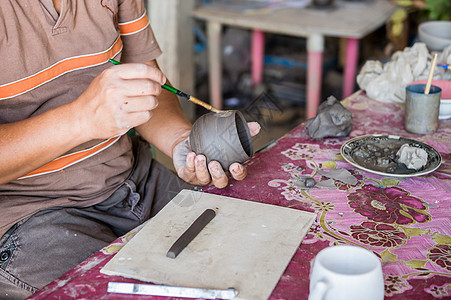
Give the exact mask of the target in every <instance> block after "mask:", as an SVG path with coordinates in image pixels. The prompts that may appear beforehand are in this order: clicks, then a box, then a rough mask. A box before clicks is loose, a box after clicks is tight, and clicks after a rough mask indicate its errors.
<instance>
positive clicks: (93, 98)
mask: <svg viewBox="0 0 451 300" xmlns="http://www.w3.org/2000/svg"><path fill="white" fill-rule="evenodd" d="M165 81H166V79H165V78H164V75H163V74H162V73H161V72H160V71H159V70H158V69H156V68H153V67H149V66H146V65H144V64H126V65H123V66H113V67H111V68H109V69H107V70H105V71H104V72H102V73H101V74H100V75H99V76H97V77H96V78H95V79H94V80H93V82H92V83H91V84H90V85H89V87H88V88H87V89H86V90H85V91H84V92H83V93H82V94H81V95H80V97H78V98H77V99H75V100H74V101H73V102H71V103H69V104H66V105H62V106H60V107H58V108H55V109H52V110H49V111H47V112H45V113H42V114H40V115H38V116H35V117H32V118H29V119H26V120H23V121H20V122H15V123H10V124H1V125H0V153H1V155H2V157H1V159H0V184H3V183H7V182H9V181H12V180H14V179H17V178H19V177H21V176H23V175H25V174H27V173H29V172H31V171H33V170H35V169H37V168H39V167H41V166H42V165H44V164H46V163H48V162H50V161H52V160H53V159H55V158H57V157H59V156H61V155H62V154H64V153H66V152H67V151H69V150H70V149H72V148H74V147H76V146H78V145H80V144H83V143H85V142H87V141H90V140H93V139H107V138H110V137H112V136H115V135H120V134H124V133H126V132H127V130H128V129H129V128H130V127H135V126H139V125H141V124H143V123H145V122H147V121H148V120H149V119H150V115H151V111H152V109H154V108H155V107H156V106H157V99H156V96H158V95H159V94H160V92H161V85H162V84H163V83H164V82H165Z"/></svg>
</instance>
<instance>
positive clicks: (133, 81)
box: [73, 63, 166, 139]
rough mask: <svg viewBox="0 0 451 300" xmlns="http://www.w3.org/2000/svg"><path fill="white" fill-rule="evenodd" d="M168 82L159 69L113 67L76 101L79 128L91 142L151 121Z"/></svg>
mask: <svg viewBox="0 0 451 300" xmlns="http://www.w3.org/2000/svg"><path fill="white" fill-rule="evenodd" d="M165 82H166V78H165V76H164V75H163V73H162V72H161V71H160V70H159V69H158V68H156V67H152V66H148V65H146V64H139V63H128V64H122V65H117V66H112V67H111V68H108V69H107V70H105V71H103V72H102V73H101V74H100V75H99V76H97V77H96V78H95V79H94V80H93V81H92V83H91V84H90V85H89V87H88V88H87V89H86V91H85V92H83V94H82V95H81V96H80V97H79V98H78V99H77V100H76V101H74V103H73V104H74V105H75V106H76V109H75V111H76V112H77V113H79V114H80V118H78V119H79V120H80V122H81V124H79V125H80V126H82V128H84V130H83V131H84V132H85V133H87V134H89V135H90V136H89V138H90V139H100V138H109V137H112V136H115V135H120V134H124V133H126V132H127V131H128V130H129V129H130V128H132V127H135V126H138V125H141V124H143V123H145V122H147V121H148V120H149V119H150V118H151V116H152V110H153V109H155V108H156V107H157V106H158V100H157V96H158V95H160V93H161V85H163V84H164V83H165Z"/></svg>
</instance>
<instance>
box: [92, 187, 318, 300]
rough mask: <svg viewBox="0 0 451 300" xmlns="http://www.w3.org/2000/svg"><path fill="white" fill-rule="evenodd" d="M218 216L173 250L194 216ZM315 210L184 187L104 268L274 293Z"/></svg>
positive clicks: (158, 280)
mask: <svg viewBox="0 0 451 300" xmlns="http://www.w3.org/2000/svg"><path fill="white" fill-rule="evenodd" d="M207 208H211V209H214V210H216V211H217V215H216V217H215V218H214V219H213V220H212V221H211V222H210V223H208V224H207V226H206V227H205V228H204V229H203V230H202V231H201V232H200V233H199V235H198V236H197V237H196V238H195V239H194V240H193V241H192V242H191V243H190V244H189V245H188V246H187V247H186V248H185V249H184V250H183V251H182V252H181V253H180V254H179V255H178V256H177V258H175V259H172V258H168V257H166V253H167V251H168V250H169V248H170V247H171V245H172V244H173V243H174V242H175V240H177V238H178V237H179V236H180V235H181V234H182V233H183V232H184V231H185V230H186V229H187V228H188V227H189V226H190V225H191V224H192V223H193V222H194V220H195V219H196V218H197V217H198V216H200V215H201V214H202V212H204V210H205V209H207ZM315 217H316V214H313V213H309V212H304V211H300V210H295V209H290V208H285V207H279V206H274V205H268V204H261V203H256V202H251V201H245V200H240V199H236V198H231V197H225V196H218V195H213V194H207V193H201V192H194V191H188V190H183V191H182V192H180V193H179V194H178V195H177V196H176V197H174V199H172V201H171V202H170V203H168V205H166V206H165V207H164V208H163V209H162V210H161V211H160V212H159V213H158V214H157V215H156V216H155V217H154V218H152V219H151V220H149V221H148V222H147V224H146V225H145V226H144V227H143V228H142V229H141V230H140V231H139V232H138V233H137V234H136V236H135V237H133V239H132V240H131V241H129V242H128V243H127V244H126V245H125V246H124V247H123V248H122V249H121V250H120V251H119V252H118V253H117V254H116V255H115V256H114V257H113V258H112V259H111V260H110V261H109V262H108V263H107V264H106V265H105V267H103V268H102V270H101V272H102V273H104V274H109V275H121V276H124V277H129V278H135V279H139V280H143V281H148V282H152V283H155V284H165V285H173V286H186V287H197V288H212V289H227V288H230V287H233V288H235V289H237V290H238V291H239V295H238V297H237V298H241V299H267V298H268V297H269V296H270V295H271V292H272V290H273V289H274V287H275V286H276V284H277V282H278V281H279V278H280V276H282V274H283V272H284V270H285V268H286V266H287V265H288V263H289V262H290V260H291V258H292V256H293V255H294V253H295V251H296V249H297V248H298V247H299V244H300V243H301V241H302V239H303V238H304V236H305V234H306V233H307V231H308V229H309V228H310V226H311V225H312V223H313V220H314V218H315Z"/></svg>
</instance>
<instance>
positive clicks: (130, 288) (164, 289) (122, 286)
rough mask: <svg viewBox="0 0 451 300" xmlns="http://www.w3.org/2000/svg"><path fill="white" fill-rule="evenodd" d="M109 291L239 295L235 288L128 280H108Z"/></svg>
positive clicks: (205, 296) (207, 296)
mask: <svg viewBox="0 0 451 300" xmlns="http://www.w3.org/2000/svg"><path fill="white" fill-rule="evenodd" d="M108 292H109V293H119V294H134V295H153V296H167V297H185V298H203V299H233V298H235V297H236V296H237V295H238V291H237V290H236V289H234V288H229V289H226V290H216V289H202V288H191V287H179V286H168V285H152V284H138V283H126V282H108Z"/></svg>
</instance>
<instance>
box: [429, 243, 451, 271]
mask: <svg viewBox="0 0 451 300" xmlns="http://www.w3.org/2000/svg"><path fill="white" fill-rule="evenodd" d="M428 258H429V259H430V260H431V261H432V262H434V263H435V264H437V265H438V266H440V267H442V268H443V269H446V270H448V271H450V272H451V245H441V244H439V245H435V246H434V247H432V248H431V249H429V251H428Z"/></svg>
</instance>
